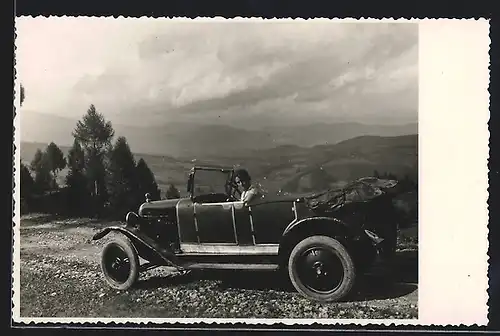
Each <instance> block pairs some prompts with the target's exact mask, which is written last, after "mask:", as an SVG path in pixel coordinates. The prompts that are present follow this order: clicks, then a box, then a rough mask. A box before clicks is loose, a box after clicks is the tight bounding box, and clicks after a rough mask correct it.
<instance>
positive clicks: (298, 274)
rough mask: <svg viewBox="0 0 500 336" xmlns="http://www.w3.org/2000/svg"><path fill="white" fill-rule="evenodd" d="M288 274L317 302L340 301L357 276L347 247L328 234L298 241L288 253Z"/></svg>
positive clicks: (299, 290) (301, 289)
mask: <svg viewBox="0 0 500 336" xmlns="http://www.w3.org/2000/svg"><path fill="white" fill-rule="evenodd" d="M288 273H289V276H290V280H291V282H292V284H293V285H294V287H295V288H296V289H297V291H298V292H299V293H301V294H302V295H304V296H306V297H309V298H311V299H313V300H316V301H337V300H340V299H341V298H343V297H345V296H346V295H347V294H348V293H349V291H350V290H351V288H352V286H353V284H354V281H355V277H356V269H355V267H354V262H353V260H352V258H351V256H350V255H349V252H348V251H347V249H346V248H345V247H344V245H342V244H341V243H340V242H339V241H338V240H336V239H333V238H331V237H327V236H312V237H309V238H306V239H304V240H302V241H301V242H300V243H298V244H297V245H296V246H295V248H294V249H293V250H292V252H291V253H290V257H289V262H288Z"/></svg>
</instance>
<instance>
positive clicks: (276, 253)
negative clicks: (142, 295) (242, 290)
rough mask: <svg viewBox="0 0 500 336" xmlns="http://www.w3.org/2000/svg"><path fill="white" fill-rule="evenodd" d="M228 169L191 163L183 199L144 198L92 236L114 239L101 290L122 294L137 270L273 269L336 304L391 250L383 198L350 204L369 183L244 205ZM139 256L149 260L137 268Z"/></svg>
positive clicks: (106, 252) (391, 229) (392, 230)
mask: <svg viewBox="0 0 500 336" xmlns="http://www.w3.org/2000/svg"><path fill="white" fill-rule="evenodd" d="M234 173H235V172H234V169H233V168H219V167H194V168H192V170H191V172H190V174H189V179H188V183H187V185H188V187H187V191H188V193H189V196H188V197H183V198H180V199H167V200H157V201H152V200H150V199H146V201H145V203H143V204H142V205H141V206H140V208H139V211H138V213H134V212H129V213H128V214H127V216H126V219H125V221H126V223H125V225H123V226H113V227H107V228H105V229H104V230H102V231H100V232H99V233H97V234H96V235H95V236H94V237H93V239H94V240H98V239H101V238H103V237H104V236H106V235H107V234H108V233H109V232H112V231H113V232H117V233H119V234H118V235H117V237H116V238H113V239H112V240H110V241H109V242H108V243H107V244H106V245H105V247H104V249H103V251H102V256H101V267H102V271H103V273H104V275H105V279H106V281H107V282H108V283H109V285H110V286H111V287H113V288H116V289H120V290H126V289H128V288H130V287H131V286H132V285H133V284H134V283H135V282H136V280H137V279H138V275H139V273H140V272H142V271H144V270H148V269H151V268H153V267H158V266H173V267H175V268H177V269H178V270H179V271H188V270H193V269H234V270H238V269H247V270H281V271H285V273H284V274H287V275H288V276H289V278H290V280H291V282H292V284H293V285H294V287H295V288H296V290H297V291H298V292H300V293H301V294H303V295H305V296H306V297H309V298H311V299H314V300H318V301H336V300H339V299H341V298H343V297H345V296H346V295H347V294H348V293H349V292H350V290H351V288H352V286H353V284H354V282H355V280H356V277H357V276H358V274H360V273H363V272H364V271H365V270H366V269H367V268H368V267H369V266H370V265H372V263H373V262H374V261H375V259H376V258H377V257H378V256H384V255H390V254H391V251H392V252H393V251H394V248H395V237H396V225H395V223H394V221H393V220H392V216H391V215H390V213H391V209H390V207H391V200H390V197H391V196H390V193H385V192H383V193H379V194H377V195H376V196H377V197H372V198H371V199H370V200H368V201H367V200H366V199H362V200H360V201H359V202H356V201H355V198H356V197H357V196H356V195H358V194H359V190H361V189H363V188H364V187H366V188H368V187H372V188H374V187H373V186H374V185H375V184H376V183H371V185H370V183H367V182H361V183H360V184H361V185H363V188H357V189H355V188H351V189H350V190H348V189H345V188H344V189H342V190H341V191H340V192H338V191H337V192H335V193H334V194H333V195H334V196H332V197H333V198H332V197H330V198H328V202H321V201H318V200H320V198H321V197H318V195H315V196H313V197H309V198H308V197H285V196H268V195H265V196H263V197H259V198H256V199H253V200H252V201H250V203H248V204H244V203H243V202H242V201H240V200H239V198H238V196H237V195H238V189H237V186H236V185H235V183H234ZM375 181H376V182H379V181H380V180H375ZM368 182H369V181H368ZM389 182H390V181H389ZM358 184H359V183H358ZM385 185H386V186H387V183H386V184H385ZM393 185H394V183H393V184H391V187H392V186H393ZM386 189H387V188H386ZM389 189H390V188H389ZM379 190H381V188H379ZM349 193H350V194H349ZM322 195H323V196H322V197H324V195H326V194H322ZM353 195H354V196H353ZM146 198H148V197H146ZM349 198H351V199H354V201H352V202H349V201H348V200H349ZM332 199H335V200H336V201H335V202H333V203H335V204H334V205H332ZM325 205H327V206H325ZM139 257H141V258H142V259H144V260H146V261H147V262H146V263H144V264H143V265H141V264H140V261H139V260H140V258H139Z"/></svg>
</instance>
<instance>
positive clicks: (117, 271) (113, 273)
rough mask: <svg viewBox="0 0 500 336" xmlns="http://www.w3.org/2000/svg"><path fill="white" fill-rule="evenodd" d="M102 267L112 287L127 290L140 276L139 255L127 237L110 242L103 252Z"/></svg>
mask: <svg viewBox="0 0 500 336" xmlns="http://www.w3.org/2000/svg"><path fill="white" fill-rule="evenodd" d="M101 269H102V272H103V273H104V278H105V280H106V282H107V283H108V284H109V286H111V287H112V288H115V289H118V290H127V289H129V288H130V287H132V285H133V284H134V283H135V282H136V280H137V278H138V277H139V257H138V255H137V251H136V249H135V247H134V246H133V245H132V243H131V241H130V239H128V238H127V237H116V238H114V239H113V240H112V241H110V242H108V243H107V244H106V245H105V246H104V249H103V251H102V254H101Z"/></svg>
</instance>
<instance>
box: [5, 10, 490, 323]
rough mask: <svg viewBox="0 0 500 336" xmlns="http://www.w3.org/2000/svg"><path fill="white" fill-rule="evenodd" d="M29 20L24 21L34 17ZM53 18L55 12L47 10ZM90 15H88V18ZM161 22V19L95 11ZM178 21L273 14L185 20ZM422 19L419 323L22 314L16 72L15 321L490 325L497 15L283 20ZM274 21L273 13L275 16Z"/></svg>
mask: <svg viewBox="0 0 500 336" xmlns="http://www.w3.org/2000/svg"><path fill="white" fill-rule="evenodd" d="M27 18H28V17H20V18H16V20H26V19H27ZM46 19H47V20H50V19H51V17H47V18H46ZM81 19H82V20H85V19H89V18H84V17H82V18H81ZM96 19H112V20H129V19H130V20H162V19H161V18H147V17H141V18H123V17H118V18H112V17H109V18H92V20H96ZM176 19H177V20H179V19H180V20H228V21H231V20H256V21H259V20H264V19H260V18H252V19H243V18H235V19H224V18H198V19H188V18H176ZM275 20H279V21H284V20H294V21H304V20H307V21H320V20H328V21H341V22H349V21H356V22H360V21H364V22H416V23H418V24H419V111H418V116H419V125H418V127H419V153H418V156H419V298H418V307H419V317H418V319H415V320H413V319H412V320H345V319H325V320H317V319H314V320H311V319H216V318H214V319H210V318H196V319H194V318H193V319H190V318H186V319H184V318H175V319H143V318H83V317H82V318H23V317H21V316H20V307H19V305H20V294H19V293H20V283H19V279H20V277H19V275H20V270H19V258H20V243H19V240H20V233H19V221H20V203H19V182H20V179H19V164H20V153H19V148H20V147H19V145H20V138H19V134H20V133H19V129H20V119H19V111H20V109H19V97H18V95H17V94H18V93H19V87H20V86H19V85H20V84H19V79H18V78H17V77H16V79H15V88H16V90H15V91H16V99H15V107H14V108H15V112H16V115H15V118H14V127H15V136H14V143H15V147H16V150H15V153H14V161H15V163H14V165H15V174H14V179H15V180H14V181H15V188H14V195H13V196H14V200H15V208H14V217H13V222H14V227H13V231H14V232H13V236H14V239H13V251H14V252H13V273H12V276H13V292H12V295H13V296H12V299H13V311H12V313H13V316H12V317H13V322H15V323H30V322H34V323H62V324H72V323H79V324H80V323H86V324H94V323H114V324H125V323H140V324H143V323H154V324H156V323H161V324H164V323H168V324H174V323H182V324H197V323H206V324H210V323H220V324H225V323H231V324H233V323H243V324H246V325H249V326H250V325H256V324H264V325H269V324H274V323H279V324H281V325H295V324H300V325H310V324H318V325H322V324H326V325H346V324H355V325H359V326H367V325H386V326H389V325H396V326H398V325H426V326H430V325H436V326H437V325H439V326H458V325H465V326H471V325H479V326H481V325H486V324H487V323H488V318H487V316H488V306H487V302H488V293H487V288H488V277H487V274H488V254H487V251H488V227H487V225H488V157H489V146H488V142H489V130H488V121H489V114H490V112H489V92H488V87H489V64H490V59H489V46H490V37H489V21H488V20H486V19H479V20H474V19H411V20H407V19H398V20H393V19H275ZM266 21H272V19H266Z"/></svg>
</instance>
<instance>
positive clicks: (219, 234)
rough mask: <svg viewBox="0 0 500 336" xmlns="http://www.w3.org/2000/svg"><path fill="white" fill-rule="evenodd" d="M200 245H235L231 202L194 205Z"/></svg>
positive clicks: (196, 203)
mask: <svg viewBox="0 0 500 336" xmlns="http://www.w3.org/2000/svg"><path fill="white" fill-rule="evenodd" d="M194 216H195V223H196V226H197V231H198V236H199V239H200V243H201V244H233V245H234V244H237V238H236V232H235V226H234V220H233V218H234V217H233V216H234V214H233V203H232V202H217V203H215V202H211V203H199V202H195V203H194Z"/></svg>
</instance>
